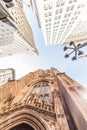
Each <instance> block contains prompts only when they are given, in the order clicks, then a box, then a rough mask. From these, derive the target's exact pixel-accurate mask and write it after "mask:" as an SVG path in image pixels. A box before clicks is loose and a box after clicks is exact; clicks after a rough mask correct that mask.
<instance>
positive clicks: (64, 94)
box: [0, 68, 87, 130]
mask: <svg viewBox="0 0 87 130" xmlns="http://www.w3.org/2000/svg"><path fill="white" fill-rule="evenodd" d="M86 97H87V90H86V88H84V87H82V86H81V85H80V84H79V83H77V82H75V81H74V80H72V79H71V78H70V77H68V76H67V75H66V74H65V73H61V72H59V71H58V70H57V69H55V68H51V69H50V70H42V69H39V70H37V71H35V72H31V73H29V74H27V75H26V76H24V77H23V78H20V79H19V80H15V81H11V82H8V83H6V84H4V85H2V86H1V87H0V130H87V99H86Z"/></svg>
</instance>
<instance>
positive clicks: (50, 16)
mask: <svg viewBox="0 0 87 130" xmlns="http://www.w3.org/2000/svg"><path fill="white" fill-rule="evenodd" d="M33 5H34V10H35V13H36V16H37V19H38V23H39V26H40V27H41V29H42V32H43V36H44V39H45V43H46V45H54V44H64V43H65V41H66V39H67V38H68V37H69V35H70V34H71V32H72V31H73V29H75V27H76V26H77V25H78V23H79V21H80V15H81V13H82V12H83V11H84V10H85V8H86V7H87V0H33Z"/></svg>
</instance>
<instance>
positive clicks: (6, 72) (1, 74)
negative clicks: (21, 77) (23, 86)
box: [0, 68, 15, 85]
mask: <svg viewBox="0 0 87 130" xmlns="http://www.w3.org/2000/svg"><path fill="white" fill-rule="evenodd" d="M13 80H15V71H14V69H12V68H8V69H0V85H2V84H5V83H7V82H9V81H13Z"/></svg>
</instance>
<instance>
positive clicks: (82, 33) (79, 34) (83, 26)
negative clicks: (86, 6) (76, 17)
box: [64, 14, 87, 44]
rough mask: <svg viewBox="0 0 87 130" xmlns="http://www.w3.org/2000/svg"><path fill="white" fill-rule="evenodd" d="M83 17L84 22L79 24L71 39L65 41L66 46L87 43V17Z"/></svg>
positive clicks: (70, 36)
mask: <svg viewBox="0 0 87 130" xmlns="http://www.w3.org/2000/svg"><path fill="white" fill-rule="evenodd" d="M86 15H87V14H86ZM86 15H84V14H83V15H82V18H83V19H82V20H80V21H79V22H78V26H76V27H75V28H74V29H73V31H72V32H71V34H70V35H69V37H68V38H67V39H66V40H65V42H64V44H67V43H70V42H71V41H74V42H75V43H76V44H79V43H85V42H87V17H86Z"/></svg>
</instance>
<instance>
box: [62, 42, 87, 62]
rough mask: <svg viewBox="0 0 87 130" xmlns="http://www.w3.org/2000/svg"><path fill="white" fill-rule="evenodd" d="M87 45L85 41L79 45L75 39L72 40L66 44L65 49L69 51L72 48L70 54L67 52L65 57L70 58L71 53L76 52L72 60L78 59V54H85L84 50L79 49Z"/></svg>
mask: <svg viewBox="0 0 87 130" xmlns="http://www.w3.org/2000/svg"><path fill="white" fill-rule="evenodd" d="M85 46H87V42H85V43H83V44H78V45H75V43H74V42H73V41H71V42H70V44H69V46H65V47H64V49H63V50H64V51H67V50H71V52H70V53H68V54H65V58H68V57H69V56H70V55H71V54H73V53H74V56H73V57H72V60H73V61H74V60H77V58H78V56H80V55H83V54H84V53H83V51H81V50H79V49H81V48H83V47H85Z"/></svg>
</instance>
